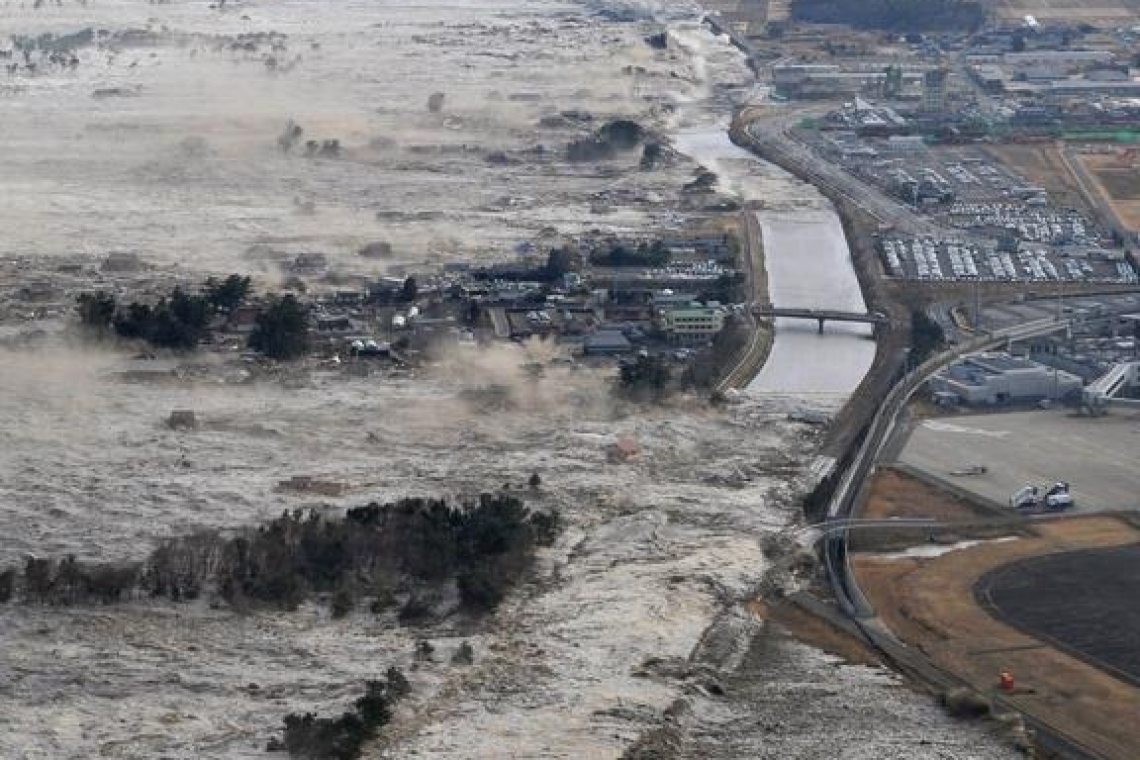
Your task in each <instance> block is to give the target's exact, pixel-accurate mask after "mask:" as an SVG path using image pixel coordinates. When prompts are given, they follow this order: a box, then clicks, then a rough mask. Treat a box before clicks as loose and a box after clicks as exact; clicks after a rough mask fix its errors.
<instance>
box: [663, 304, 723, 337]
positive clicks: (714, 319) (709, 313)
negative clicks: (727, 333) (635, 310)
mask: <svg viewBox="0 0 1140 760" xmlns="http://www.w3.org/2000/svg"><path fill="white" fill-rule="evenodd" d="M725 316H726V313H725V310H724V308H723V307H721V306H688V307H684V308H674V309H662V310H661V311H660V312H658V327H659V328H660V329H661V332H663V333H665V336H666V337H667V338H668V339H669V340H670V341H672V342H674V343H706V342H708V341H710V340H712V339H713V337H715V336H716V334H717V333H718V332H720V331H721V328H722V327H724V318H725Z"/></svg>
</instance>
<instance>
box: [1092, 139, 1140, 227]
mask: <svg viewBox="0 0 1140 760" xmlns="http://www.w3.org/2000/svg"><path fill="white" fill-rule="evenodd" d="M1081 163H1083V164H1084V165H1085V167H1086V168H1087V169H1088V172H1089V174H1090V175H1092V177H1093V178H1094V179H1095V180H1096V184H1097V188H1096V189H1097V191H1098V192H1100V194H1101V195H1103V196H1104V199H1105V201H1106V202H1107V203H1108V204H1109V205H1111V206H1112V209H1113V211H1114V212H1115V213H1116V216H1117V217H1118V218H1119V219H1120V221H1121V223H1123V224H1125V225H1126V226H1128V228H1129V229H1133V230H1140V169H1137V168H1135V165H1132V166H1129V165H1128V162H1125V163H1123V164H1122V162H1121V161H1120V160H1118V159H1117V158H1116V157H1115V156H1113V155H1105V154H1085V155H1082V156H1081Z"/></svg>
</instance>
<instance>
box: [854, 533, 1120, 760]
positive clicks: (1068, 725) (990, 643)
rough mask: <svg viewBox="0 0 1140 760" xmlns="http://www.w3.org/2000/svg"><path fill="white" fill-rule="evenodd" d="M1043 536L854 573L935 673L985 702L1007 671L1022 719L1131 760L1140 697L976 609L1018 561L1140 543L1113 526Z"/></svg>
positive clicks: (860, 560) (879, 560)
mask: <svg viewBox="0 0 1140 760" xmlns="http://www.w3.org/2000/svg"><path fill="white" fill-rule="evenodd" d="M1036 532H1037V534H1038V535H1037V536H1035V537H1031V538H1022V539H1020V540H1013V541H1000V542H986V543H983V544H980V545H976V546H973V547H970V548H966V549H961V550H958V551H949V552H947V553H944V554H942V555H941V556H938V557H934V558H917V557H902V558H899V557H896V558H891V559H888V558H885V557H873V556H859V557H857V558H856V559H855V567H856V572H857V574H858V576H859V579H860V581H861V584H862V586H863V589H864V590H865V591H866V592H867V594H868V596H869V598H870V600H871V602H872V604H874V606H875V608H876V609H877V610H878V611H879V615H880V616H881V617H882V619H883V621H884V622H885V623H886V625H887V626H888V627H889V628H890V629H891V630H893V631H894V632H895V633H896V634H898V635H899V636H900V637H901V638H902V639H903V640H904V641H906V642H907V643H908V644H911V645H913V646H915V647H917V648H918V649H920V650H921V651H923V652H924V653H926V655H927V656H929V657H930V658H931V660H932V661H934V662H935V663H936V664H938V665H940V666H941V667H943V668H946V669H947V670H950V671H952V672H954V673H956V674H958V675H959V676H961V677H962V678H964V679H966V680H968V681H970V682H971V683H972V684H974V686H975V687H977V688H978V689H979V690H981V691H983V692H989V691H992V690H993V689H994V688H995V685H996V682H997V678H998V674H999V673H1000V672H1001V671H1003V670H1008V671H1010V672H1012V673H1013V674H1014V676H1015V678H1016V682H1017V690H1016V692H1015V693H1014V695H1013V696H1012V702H1013V703H1014V704H1015V705H1016V706H1017V707H1018V708H1019V709H1021V710H1022V711H1024V712H1027V713H1030V714H1033V715H1034V716H1036V717H1038V718H1040V719H1041V720H1043V721H1045V722H1047V723H1050V724H1052V725H1054V726H1055V727H1058V728H1060V729H1061V730H1063V731H1065V732H1066V733H1068V734H1069V735H1070V736H1072V737H1073V738H1074V739H1076V740H1077V741H1079V742H1080V743H1082V744H1084V745H1086V746H1088V747H1090V748H1092V749H1095V750H1096V751H1097V752H1099V753H1101V754H1102V755H1103V756H1104V757H1106V758H1113V759H1114V760H1133V758H1135V757H1136V751H1135V748H1136V747H1137V746H1140V725H1138V724H1137V722H1136V721H1135V716H1136V715H1137V711H1138V710H1140V690H1137V689H1136V688H1135V687H1133V686H1131V685H1129V684H1128V683H1126V682H1124V681H1122V680H1119V679H1117V678H1114V677H1112V676H1110V675H1109V674H1108V673H1106V672H1105V671H1103V670H1100V669H1098V668H1096V667H1094V666H1092V665H1089V664H1087V663H1085V662H1082V661H1081V660H1079V659H1077V658H1076V657H1073V656H1071V655H1068V654H1065V653H1064V652H1062V651H1060V650H1059V649H1054V648H1052V647H1050V646H1049V645H1048V644H1045V643H1043V642H1042V641H1040V640H1038V639H1035V638H1032V637H1030V636H1027V635H1025V634H1023V633H1020V632H1019V631H1017V630H1016V629H1014V628H1013V627H1011V626H1009V625H1006V624H1004V623H1002V622H999V621H998V620H997V619H995V618H994V617H992V616H991V615H990V614H988V613H987V612H986V611H984V610H983V609H982V608H981V607H980V606H979V605H978V603H977V601H976V600H975V596H974V587H975V584H976V583H977V582H978V580H979V579H980V578H981V577H982V576H983V575H985V574H986V573H987V572H989V571H991V570H993V569H994V568H998V567H1001V566H1003V565H1008V564H1009V563H1012V562H1016V561H1018V560H1022V559H1025V558H1029V557H1036V556H1042V555H1047V554H1057V553H1062V552H1071V551H1074V550H1082V549H1096V548H1104V547H1120V546H1126V545H1130V544H1134V543H1135V542H1137V541H1138V540H1140V532H1138V531H1137V530H1136V528H1135V527H1134V526H1133V525H1131V524H1129V523H1127V522H1125V521H1124V520H1122V519H1119V518H1117V517H1113V516H1100V517H1088V518H1067V519H1058V520H1052V521H1048V522H1042V523H1039V524H1038V525H1037V526H1036Z"/></svg>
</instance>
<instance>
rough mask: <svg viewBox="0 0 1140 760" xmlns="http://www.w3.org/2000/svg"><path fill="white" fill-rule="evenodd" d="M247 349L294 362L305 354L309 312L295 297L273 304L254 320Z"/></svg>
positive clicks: (287, 297)
mask: <svg viewBox="0 0 1140 760" xmlns="http://www.w3.org/2000/svg"><path fill="white" fill-rule="evenodd" d="M249 345H250V348H253V349H255V350H257V351H260V352H261V353H263V354H265V355H266V356H268V357H269V358H271V359H295V358H297V357H298V356H303V355H304V354H305V353H306V352H307V351H308V350H309V310H308V309H307V308H306V307H305V306H303V305H302V304H301V303H300V302H299V301H298V300H297V298H296V297H295V296H292V295H286V296H284V297H282V298H279V299H276V300H275V301H273V302H272V303H271V304H270V305H269V308H268V309H266V310H265V311H264V312H263V313H261V314H259V315H258V317H257V326H256V327H255V328H254V330H253V333H252V334H251V335H250V336H249Z"/></svg>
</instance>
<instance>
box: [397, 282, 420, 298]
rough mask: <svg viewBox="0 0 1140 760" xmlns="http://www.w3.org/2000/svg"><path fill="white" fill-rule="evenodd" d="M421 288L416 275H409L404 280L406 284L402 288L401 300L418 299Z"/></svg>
mask: <svg viewBox="0 0 1140 760" xmlns="http://www.w3.org/2000/svg"><path fill="white" fill-rule="evenodd" d="M419 292H420V289H419V286H418V285H417V284H416V278H415V277H409V278H407V279H406V280H404V286H403V287H402V288H401V289H400V300H401V301H403V302H404V303H411V302H412V301H415V300H416V296H418V295H419Z"/></svg>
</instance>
